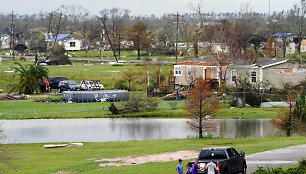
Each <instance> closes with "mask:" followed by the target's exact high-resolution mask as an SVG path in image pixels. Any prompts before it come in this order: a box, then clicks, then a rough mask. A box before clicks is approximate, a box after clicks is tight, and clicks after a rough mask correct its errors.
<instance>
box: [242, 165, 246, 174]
mask: <svg viewBox="0 0 306 174" xmlns="http://www.w3.org/2000/svg"><path fill="white" fill-rule="evenodd" d="M241 173H242V174H246V166H245V165H243V169H242V171H241Z"/></svg>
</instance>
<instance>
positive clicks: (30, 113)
mask: <svg viewBox="0 0 306 174" xmlns="http://www.w3.org/2000/svg"><path fill="white" fill-rule="evenodd" d="M158 101H159V107H158V108H157V109H156V110H155V111H150V112H133V113H124V114H119V115H111V113H110V111H108V107H109V106H110V103H108V102H96V103H70V104H68V103H63V104H61V103H52V104H49V103H41V102H34V101H33V99H31V98H30V99H29V100H17V101H0V113H3V115H2V116H0V117H1V119H36V118H38V119H39V118H44V119H47V118H106V117H156V118H188V114H187V112H186V111H185V110H184V109H182V106H183V105H184V101H178V104H177V108H176V109H171V107H170V105H169V102H170V101H165V100H161V99H159V100H158ZM115 105H116V106H118V107H120V106H121V105H122V102H116V103H115ZM278 111H279V108H224V109H223V110H221V111H220V112H219V113H218V114H217V115H216V116H215V117H214V118H217V119H220V118H222V119H235V118H244V119H258V118H263V119H269V118H273V117H275V116H276V115H277V112H278Z"/></svg>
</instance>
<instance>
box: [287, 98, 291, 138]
mask: <svg viewBox="0 0 306 174" xmlns="http://www.w3.org/2000/svg"><path fill="white" fill-rule="evenodd" d="M289 105H290V113H289V120H288V127H287V137H290V136H291V110H292V103H291V99H290V101H289Z"/></svg>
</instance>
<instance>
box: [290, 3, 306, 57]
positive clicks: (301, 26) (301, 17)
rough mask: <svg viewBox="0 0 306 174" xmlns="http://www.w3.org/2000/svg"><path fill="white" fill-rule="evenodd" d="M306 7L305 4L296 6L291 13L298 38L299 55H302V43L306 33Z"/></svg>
mask: <svg viewBox="0 0 306 174" xmlns="http://www.w3.org/2000/svg"><path fill="white" fill-rule="evenodd" d="M305 14H306V7H305V5H303V4H296V5H294V6H293V8H292V9H291V10H290V11H289V18H290V20H291V21H292V23H293V26H294V27H293V32H294V34H295V35H296V36H297V37H298V40H299V43H298V53H299V54H301V43H302V40H303V39H304V37H305V31H306V18H305Z"/></svg>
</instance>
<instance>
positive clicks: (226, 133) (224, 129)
mask: <svg viewBox="0 0 306 174" xmlns="http://www.w3.org/2000/svg"><path fill="white" fill-rule="evenodd" d="M214 125H215V127H216V131H213V132H210V133H212V134H217V135H219V137H220V138H248V137H264V136H269V135H271V136H272V135H275V133H276V132H277V129H276V128H275V127H274V126H273V125H272V124H271V123H270V122H269V120H214Z"/></svg>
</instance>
